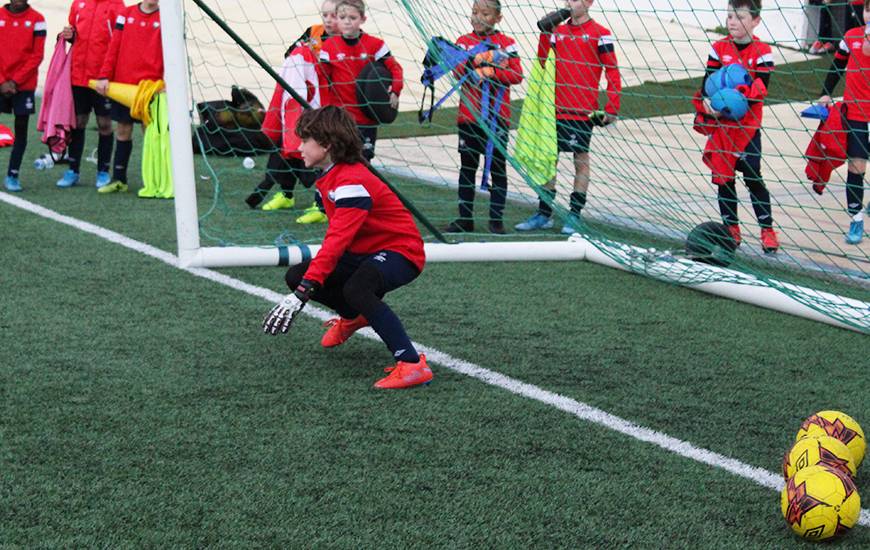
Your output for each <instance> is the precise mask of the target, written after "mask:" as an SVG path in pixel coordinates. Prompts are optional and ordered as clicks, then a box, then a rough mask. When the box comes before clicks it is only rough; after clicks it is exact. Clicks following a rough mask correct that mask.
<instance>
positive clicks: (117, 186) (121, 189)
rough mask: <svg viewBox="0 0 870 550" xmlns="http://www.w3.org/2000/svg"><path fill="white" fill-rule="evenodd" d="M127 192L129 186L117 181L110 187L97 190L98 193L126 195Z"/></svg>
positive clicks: (106, 186)
mask: <svg viewBox="0 0 870 550" xmlns="http://www.w3.org/2000/svg"><path fill="white" fill-rule="evenodd" d="M126 192H127V184H126V183H124V182H123V181H119V180H115V181H113V182H112V183H110V184H108V185H104V186H102V187H100V188H98V189H97V193H102V194H106V193H126Z"/></svg>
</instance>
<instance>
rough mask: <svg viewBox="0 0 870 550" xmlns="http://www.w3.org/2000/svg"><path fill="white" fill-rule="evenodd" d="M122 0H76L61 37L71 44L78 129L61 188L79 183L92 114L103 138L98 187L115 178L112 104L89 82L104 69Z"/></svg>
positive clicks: (101, 141)
mask: <svg viewBox="0 0 870 550" xmlns="http://www.w3.org/2000/svg"><path fill="white" fill-rule="evenodd" d="M124 10H125V8H124V2H122V0H74V1H73V3H72V5H71V6H70V9H69V18H68V22H69V25H67V26H66V27H64V29H63V32H62V33H61V36H63V38H64V39H65V40H66V41H68V42H71V43H72V45H73V47H72V50H71V51H70V55H71V56H72V67H71V70H70V76H71V78H72V94H73V102H74V103H75V111H76V127H75V128H74V129H73V131H72V139H71V140H70V143H69V149H68V157H69V170H67V171H66V173H64V175H63V177H62V178H61V179H60V180H58V182H57V186H58V187H61V188H67V187H72V186H74V185H76V184H78V182H79V169H80V168H81V162H82V154H83V153H84V150H85V128H87V126H88V118H89V117H90V115H91V111H93V112H94V114H95V115H96V116H97V130H98V131H99V134H100V138H99V141H98V143H97V178H96V186H97V187H98V188H99V187H102V186H104V185H107V184H108V183H109V182H110V180H111V176H110V174H109V164H110V163H111V162H112V118H111V116H110V115H111V111H112V103H111V102H110V101H109V99H108V98H106V97H103V96H101V95H100V94H98V93H97V92H95V91H94V90H92V89H91V88H89V87H88V81H89V80H91V79H96V78H97V77H98V76H99V73H100V69H102V68H103V58H104V57H105V56H106V50H107V49H108V48H109V44H110V43H111V41H112V28H113V27H114V26H115V21H116V20H117V19H118V15H119V14H120V13H121V12H122V11H124Z"/></svg>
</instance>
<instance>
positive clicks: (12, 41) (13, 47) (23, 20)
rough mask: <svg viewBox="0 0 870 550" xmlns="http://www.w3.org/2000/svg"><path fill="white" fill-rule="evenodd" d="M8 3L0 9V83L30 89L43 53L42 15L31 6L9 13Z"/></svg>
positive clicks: (33, 85)
mask: <svg viewBox="0 0 870 550" xmlns="http://www.w3.org/2000/svg"><path fill="white" fill-rule="evenodd" d="M7 6H8V5H7ZM7 6H4V7H2V8H0V44H2V46H0V82H6V81H7V80H12V81H14V82H15V84H17V85H18V91H20V92H32V91H34V90H36V80H37V77H38V73H39V64H40V63H42V58H43V56H44V55H45V18H44V17H43V16H42V14H41V13H39V12H38V11H36V10H35V9H33V8H31V7H28V8H27V9H25V10H24V11H22V12H21V13H12V12H11V11H9V9H8V7H7Z"/></svg>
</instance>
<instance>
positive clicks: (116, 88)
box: [88, 80, 139, 109]
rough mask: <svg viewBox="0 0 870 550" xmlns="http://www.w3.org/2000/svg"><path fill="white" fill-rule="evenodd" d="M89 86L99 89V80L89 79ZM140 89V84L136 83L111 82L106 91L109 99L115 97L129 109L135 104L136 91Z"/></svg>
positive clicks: (114, 98)
mask: <svg viewBox="0 0 870 550" xmlns="http://www.w3.org/2000/svg"><path fill="white" fill-rule="evenodd" d="M88 86H90V87H91V88H92V89H94V90H96V89H97V81H96V80H89V81H88ZM138 91H139V86H138V85H136V84H122V83H120V82H109V89H108V91H107V92H106V95H107V96H109V99H113V100H115V101H117V102H118V103H120V104H121V105H123V106H124V107H127V108H128V109H129V108H130V107H132V106H133V102H134V101H135V100H136V92H138Z"/></svg>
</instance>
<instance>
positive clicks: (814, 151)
mask: <svg viewBox="0 0 870 550" xmlns="http://www.w3.org/2000/svg"><path fill="white" fill-rule="evenodd" d="M829 112H830V114H829V115H828V118H827V119H826V120H823V121H821V122H820V123H819V128H818V129H817V130H816V133H815V134H814V135H813V139H812V140H811V141H810V144H809V146H808V147H807V150H806V152H805V153H804V156H805V157H806V159H807V167H806V170H805V172H806V175H807V178H809V180H810V181H812V182H814V183H828V182H829V181H831V173H832V172H833V171H834V170H836V169H837V168H839V167H840V166H842V165H843V164H844V163H845V162H846V131H845V130H844V128H843V119H844V118H846V112H847V107H846V104H845V103H842V102H840V103H837V104H836V105H834V107H833V108H831V109H830V110H829Z"/></svg>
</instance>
